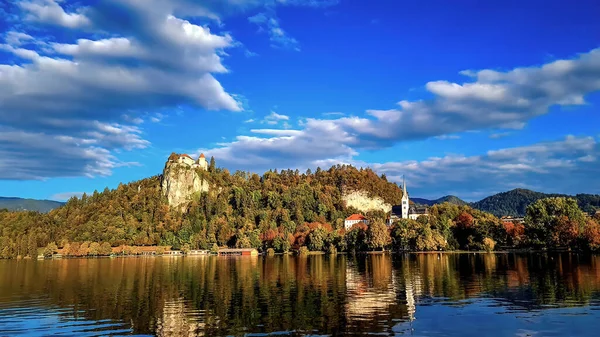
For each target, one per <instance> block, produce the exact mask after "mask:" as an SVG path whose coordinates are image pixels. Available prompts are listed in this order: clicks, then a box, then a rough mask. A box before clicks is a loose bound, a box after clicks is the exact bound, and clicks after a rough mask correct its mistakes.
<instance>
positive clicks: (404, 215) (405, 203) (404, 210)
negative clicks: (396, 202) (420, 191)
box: [401, 177, 410, 219]
mask: <svg viewBox="0 0 600 337" xmlns="http://www.w3.org/2000/svg"><path fill="white" fill-rule="evenodd" d="M401 209H402V219H408V214H409V211H410V200H409V199H408V192H407V191H406V180H404V177H402V204H401Z"/></svg>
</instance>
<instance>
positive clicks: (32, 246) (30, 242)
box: [27, 233, 38, 258]
mask: <svg viewBox="0 0 600 337" xmlns="http://www.w3.org/2000/svg"><path fill="white" fill-rule="evenodd" d="M27 255H29V257H32V258H35V257H37V256H38V245H37V238H36V237H35V233H30V234H29V237H28V239H27Z"/></svg>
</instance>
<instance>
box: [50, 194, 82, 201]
mask: <svg viewBox="0 0 600 337" xmlns="http://www.w3.org/2000/svg"><path fill="white" fill-rule="evenodd" d="M84 193H85V192H63V193H56V194H54V195H53V196H51V197H50V199H52V200H57V201H67V200H69V199H71V198H72V197H77V198H81V196H82V195H83V194H84Z"/></svg>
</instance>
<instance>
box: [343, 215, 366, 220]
mask: <svg viewBox="0 0 600 337" xmlns="http://www.w3.org/2000/svg"><path fill="white" fill-rule="evenodd" d="M346 220H367V218H365V217H364V216H363V215H362V214H352V215H351V216H349V217H347V218H346Z"/></svg>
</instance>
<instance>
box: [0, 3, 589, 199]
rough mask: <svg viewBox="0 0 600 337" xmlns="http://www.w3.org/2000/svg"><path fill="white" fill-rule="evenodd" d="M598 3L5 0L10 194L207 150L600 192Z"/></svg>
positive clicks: (252, 166)
mask: <svg viewBox="0 0 600 337" xmlns="http://www.w3.org/2000/svg"><path fill="white" fill-rule="evenodd" d="M599 12H600V4H598V3H597V1H585V0H582V1H577V2H576V3H568V2H566V1H527V2H526V3H524V2H523V1H486V2H481V1H456V2H453V3H452V6H449V5H448V4H447V1H441V0H440V1H379V0H373V1H364V2H363V1H344V0H339V1H335V0H323V1H318V0H285V1H284V0H209V1H192V0H175V1H163V0H146V1H138V0H105V1H66V0H65V1H58V0H26V1H9V2H2V4H0V18H1V19H0V32H1V35H0V89H1V90H0V195H2V196H19V197H31V198H52V199H60V200H64V199H65V198H67V197H68V196H70V195H77V194H80V193H83V192H92V191H94V190H95V189H97V190H102V189H104V187H107V186H108V187H109V188H114V187H116V186H117V185H118V183H119V182H129V181H133V180H138V179H141V178H144V177H148V176H151V175H156V174H160V173H161V171H162V168H163V165H164V162H165V161H166V159H167V157H168V155H169V154H170V153H171V152H173V151H175V152H180V153H181V152H185V153H189V154H192V155H198V154H199V153H200V152H204V153H206V154H207V155H208V156H211V155H212V156H214V157H215V159H216V161H217V165H219V166H222V167H226V168H228V169H230V170H236V169H242V170H248V171H253V172H258V173H262V172H264V171H265V170H268V169H270V168H278V169H282V168H299V169H302V170H304V169H306V168H312V169H314V168H316V167H317V166H320V167H322V168H328V167H329V166H331V165H333V164H337V163H349V164H353V165H356V166H363V167H367V166H369V167H372V168H373V169H375V170H376V171H377V172H379V173H385V174H386V175H387V177H388V178H389V179H391V180H394V181H400V179H401V177H402V175H405V176H406V178H407V182H408V185H409V192H410V193H411V195H413V196H419V197H428V198H435V197H440V196H443V195H446V194H454V195H457V196H459V197H462V198H464V199H466V200H478V199H480V198H483V197H485V196H487V195H490V194H493V193H497V192H501V191H506V190H509V189H512V188H517V187H522V188H530V189H534V190H538V191H543V192H558V193H572V194H574V193H598V192H599V191H600V179H597V177H598V174H599V173H600V169H599V168H598V167H600V165H599V163H598V158H599V156H600V145H599V141H600V128H599V127H598V121H599V117H598V112H597V110H598V104H600V94H599V93H598V91H600V49H598V48H599V47H600V43H599V42H600V41H599V40H598V38H599V36H598V34H597V32H600V21H598V20H597V13H599Z"/></svg>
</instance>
